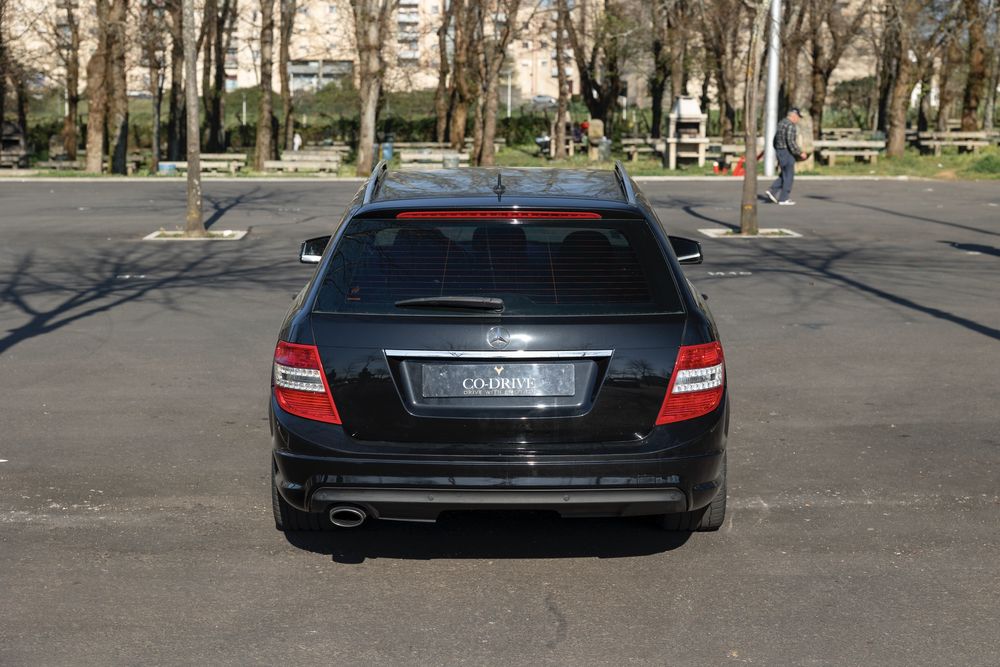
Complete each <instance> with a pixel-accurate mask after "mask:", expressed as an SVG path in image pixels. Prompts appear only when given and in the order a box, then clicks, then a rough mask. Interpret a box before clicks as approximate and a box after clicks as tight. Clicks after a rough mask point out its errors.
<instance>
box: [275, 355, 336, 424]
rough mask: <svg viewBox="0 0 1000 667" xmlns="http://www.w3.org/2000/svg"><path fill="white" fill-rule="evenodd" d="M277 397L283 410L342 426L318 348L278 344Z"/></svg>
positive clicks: (276, 361) (276, 367)
mask: <svg viewBox="0 0 1000 667" xmlns="http://www.w3.org/2000/svg"><path fill="white" fill-rule="evenodd" d="M274 397H275V398H276V399H277V401H278V405H280V406H281V409H282V410H284V411H285V412H288V413H291V414H293V415H295V416H297V417H303V418H305V419H313V420H316V421H321V422H326V423H328V424H339V423H340V414H338V413H337V406H336V405H334V403H333V396H331V395H330V387H329V385H327V383H326V375H325V374H324V373H323V366H322V365H321V364H320V361H319V350H317V349H316V346H315V345H298V344H296V343H286V342H285V341H280V342H279V343H278V346H277V347H276V348H275V350H274Z"/></svg>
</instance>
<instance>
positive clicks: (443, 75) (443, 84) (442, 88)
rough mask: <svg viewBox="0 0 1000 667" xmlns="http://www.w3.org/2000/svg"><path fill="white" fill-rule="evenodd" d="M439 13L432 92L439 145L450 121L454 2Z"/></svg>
mask: <svg viewBox="0 0 1000 667" xmlns="http://www.w3.org/2000/svg"><path fill="white" fill-rule="evenodd" d="M445 5H446V6H445V7H444V8H443V9H442V12H441V25H439V26H438V29H437V40H438V82H437V88H436V89H435V90H434V113H435V115H436V116H437V122H436V123H435V126H434V130H435V132H434V136H435V139H436V140H437V142H438V143H439V144H443V143H444V142H445V141H446V140H447V137H448V121H449V120H450V119H451V109H452V99H453V97H452V95H451V91H450V88H449V85H448V74H449V72H450V71H451V67H450V64H449V58H448V31H449V30H450V29H451V17H452V14H453V8H454V6H455V3H454V2H445Z"/></svg>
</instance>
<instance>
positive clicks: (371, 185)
mask: <svg viewBox="0 0 1000 667" xmlns="http://www.w3.org/2000/svg"><path fill="white" fill-rule="evenodd" d="M387 171H389V163H388V162H386V161H385V160H379V161H378V164H376V165H375V168H374V169H372V175H371V176H369V177H368V183H367V184H366V185H365V195H364V198H362V200H361V203H362V204H370V203H371V201H372V199H374V198H375V193H376V192H378V187H379V186H380V185H381V184H382V179H383V178H384V177H385V172H387Z"/></svg>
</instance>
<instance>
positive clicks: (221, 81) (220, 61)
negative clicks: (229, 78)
mask: <svg viewBox="0 0 1000 667" xmlns="http://www.w3.org/2000/svg"><path fill="white" fill-rule="evenodd" d="M235 5H236V0H222V8H221V10H220V11H219V14H218V16H217V17H216V22H215V42H214V43H213V51H214V53H213V56H212V64H213V66H214V67H213V69H214V74H213V77H212V88H211V91H210V95H209V98H208V103H207V105H206V106H207V113H208V117H207V120H208V148H209V150H210V151H214V152H222V151H224V150H225V149H226V144H227V142H226V110H225V108H224V103H223V100H224V96H225V93H226V50H227V49H228V48H229V44H230V41H231V39H232V34H233V20H234V18H235V16H234V14H235Z"/></svg>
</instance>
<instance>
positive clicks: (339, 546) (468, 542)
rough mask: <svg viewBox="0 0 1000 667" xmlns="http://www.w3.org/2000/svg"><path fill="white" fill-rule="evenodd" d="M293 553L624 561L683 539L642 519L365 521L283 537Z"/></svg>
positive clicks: (498, 515) (535, 516) (480, 516)
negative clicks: (345, 527) (355, 525)
mask: <svg viewBox="0 0 1000 667" xmlns="http://www.w3.org/2000/svg"><path fill="white" fill-rule="evenodd" d="M285 537H286V539H287V540H288V542H289V543H290V544H292V545H293V546H295V547H297V548H299V549H302V550H304V551H310V552H312V553H316V554H322V555H324V556H330V557H331V559H332V560H333V561H334V562H337V563H345V564H356V563H362V562H364V561H365V560H366V559H368V558H395V559H402V560H433V559H437V558H453V559H454V558H459V559H466V558H468V559H494V558H496V559H500V558H505V559H506V558H628V557H634V556H649V555H652V554H658V553H663V552H667V551H672V550H674V549H677V548H679V547H681V546H683V545H684V544H685V543H686V542H687V541H688V538H689V537H690V534H689V533H672V532H668V531H665V530H662V529H660V528H658V527H657V526H656V525H655V524H653V523H652V521H651V520H650V519H648V518H645V517H635V518H626V519H618V518H616V519H562V518H560V517H559V516H558V515H556V514H555V513H551V514H550V513H546V512H456V513H445V514H442V515H441V518H440V519H439V520H438V522H437V523H408V522H402V521H370V522H369V523H367V524H365V525H364V526H361V527H360V528H355V529H351V530H336V531H331V532H320V533H310V532H288V533H286V534H285Z"/></svg>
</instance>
